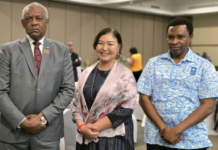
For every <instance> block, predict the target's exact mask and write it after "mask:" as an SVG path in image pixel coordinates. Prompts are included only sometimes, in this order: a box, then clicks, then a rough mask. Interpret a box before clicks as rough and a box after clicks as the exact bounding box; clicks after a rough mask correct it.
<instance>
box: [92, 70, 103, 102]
mask: <svg viewBox="0 0 218 150" xmlns="http://www.w3.org/2000/svg"><path fill="white" fill-rule="evenodd" d="M97 73H98V66H96V70H95V74H94V79H93V81H92V86H91V92H90V94H91V99H92V100H93V101H94V100H95V98H96V96H97V94H98V92H99V90H100V89H101V87H102V85H103V83H104V81H105V80H106V79H104V81H103V82H102V83H101V85H100V87H99V89H98V90H97V93H96V96H95V97H94V98H93V87H94V84H95V80H96V76H97Z"/></svg>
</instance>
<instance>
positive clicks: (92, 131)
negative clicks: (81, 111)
mask: <svg viewBox="0 0 218 150" xmlns="http://www.w3.org/2000/svg"><path fill="white" fill-rule="evenodd" d="M80 131H81V133H82V134H83V135H84V138H85V139H88V140H90V139H95V138H96V137H97V136H98V134H99V131H98V130H97V127H95V126H94V125H93V124H90V123H88V124H86V125H85V126H83V127H82V129H81V130H80Z"/></svg>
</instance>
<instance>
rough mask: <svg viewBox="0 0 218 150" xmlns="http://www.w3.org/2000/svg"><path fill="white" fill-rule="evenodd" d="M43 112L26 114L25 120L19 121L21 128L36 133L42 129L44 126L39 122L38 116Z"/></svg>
mask: <svg viewBox="0 0 218 150" xmlns="http://www.w3.org/2000/svg"><path fill="white" fill-rule="evenodd" d="M42 115H43V114H42V113H39V114H38V115H36V114H30V115H27V116H26V118H27V119H26V120H24V121H23V122H22V123H21V125H20V126H21V128H23V129H25V131H26V132H28V133H31V134H37V133H39V132H41V131H43V130H44V129H45V128H46V126H45V125H44V124H42V123H41V121H40V118H41V116H42Z"/></svg>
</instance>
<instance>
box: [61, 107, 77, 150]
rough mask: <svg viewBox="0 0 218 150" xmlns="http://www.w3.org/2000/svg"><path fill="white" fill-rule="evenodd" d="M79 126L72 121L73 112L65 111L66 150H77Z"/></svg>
mask: <svg viewBox="0 0 218 150" xmlns="http://www.w3.org/2000/svg"><path fill="white" fill-rule="evenodd" d="M76 134H77V125H76V124H75V123H74V122H73V121H72V112H71V110H70V109H68V108H67V109H65V110H64V140H65V149H66V150H75V149H76Z"/></svg>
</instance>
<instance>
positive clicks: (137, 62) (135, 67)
mask: <svg viewBox="0 0 218 150" xmlns="http://www.w3.org/2000/svg"><path fill="white" fill-rule="evenodd" d="M129 52H130V58H128V59H127V63H128V64H129V66H130V70H131V71H132V72H133V75H134V77H135V79H136V82H137V81H138V79H139V77H140V75H141V73H142V69H143V68H142V56H141V54H140V53H138V50H137V49H136V48H135V47H132V48H130V50H129Z"/></svg>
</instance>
